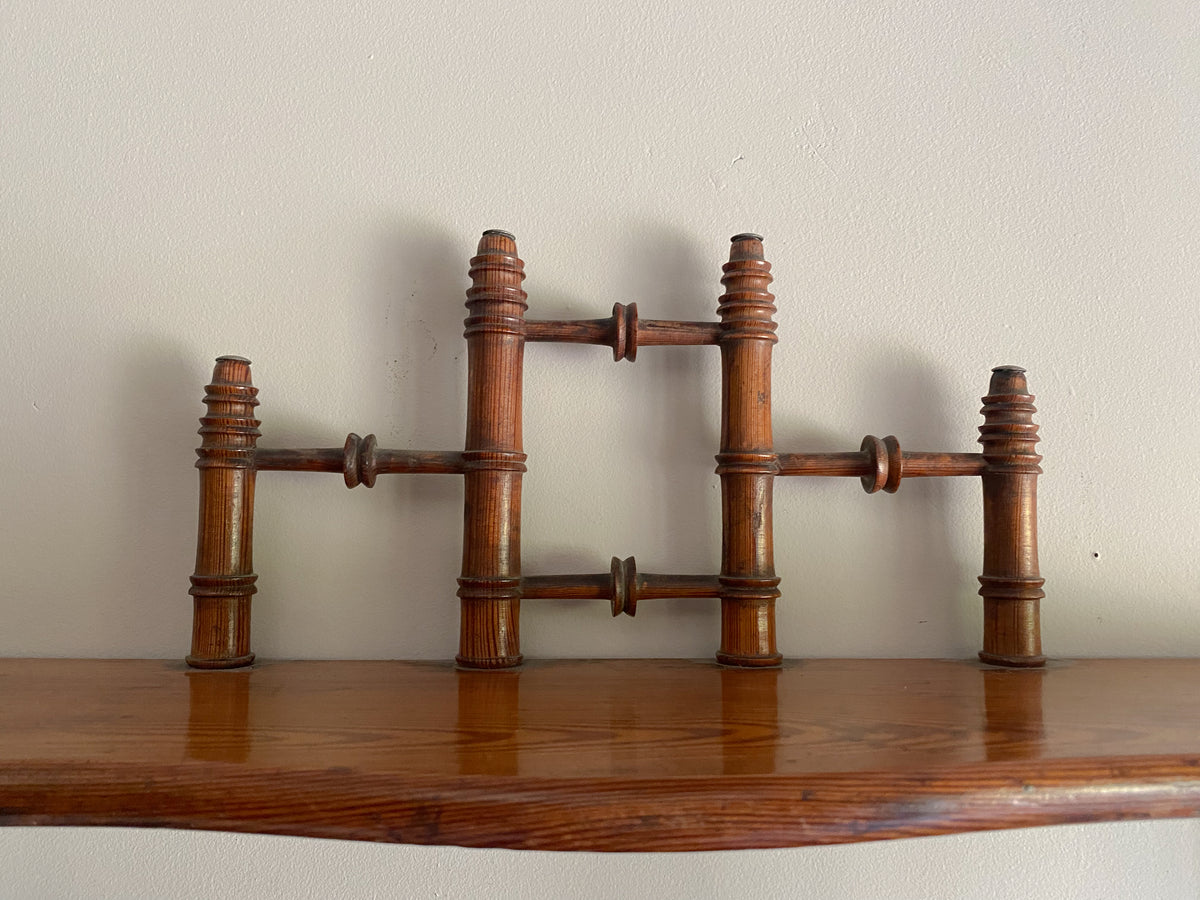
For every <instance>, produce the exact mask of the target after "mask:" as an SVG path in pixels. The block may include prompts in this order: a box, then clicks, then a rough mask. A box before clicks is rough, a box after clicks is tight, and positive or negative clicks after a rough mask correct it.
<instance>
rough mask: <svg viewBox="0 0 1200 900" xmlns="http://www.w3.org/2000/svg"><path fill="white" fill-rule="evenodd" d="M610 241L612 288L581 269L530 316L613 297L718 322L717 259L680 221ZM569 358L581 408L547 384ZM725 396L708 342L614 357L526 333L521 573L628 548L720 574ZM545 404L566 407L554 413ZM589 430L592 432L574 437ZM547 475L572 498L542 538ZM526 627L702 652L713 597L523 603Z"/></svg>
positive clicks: (658, 565)
mask: <svg viewBox="0 0 1200 900" xmlns="http://www.w3.org/2000/svg"><path fill="white" fill-rule="evenodd" d="M518 245H520V236H519V235H518ZM610 252H613V253H614V254H615V260H616V261H617V262H619V265H617V266H615V267H614V268H615V270H616V271H618V272H619V273H620V275H619V278H618V279H617V282H616V283H617V284H618V291H619V293H617V294H616V295H612V294H607V293H605V294H599V295H598V294H597V292H596V291H595V290H594V288H593V287H592V286H591V285H590V284H588V283H587V282H585V281H578V280H576V281H569V282H568V283H567V284H566V285H565V290H561V291H556V292H552V293H551V296H550V297H549V298H546V297H545V296H544V295H543V294H541V293H539V292H537V291H536V289H534V290H531V296H530V310H529V317H530V318H532V319H545V318H567V319H593V318H604V317H607V316H608V315H609V314H610V313H611V309H612V304H613V302H614V301H619V302H621V303H625V304H629V303H636V304H637V306H638V314H639V316H640V317H641V318H642V319H678V320H690V321H715V319H716V315H715V310H716V306H717V298H718V296H719V295H720V293H721V290H722V289H721V284H720V276H721V265H722V263H724V262H725V258H724V257H712V258H709V255H708V254H707V253H706V252H703V250H702V247H701V245H700V244H698V243H697V242H696V241H695V240H693V239H691V238H690V237H689V236H688V235H687V234H686V233H684V232H680V231H676V230H672V229H666V228H662V227H660V226H658V225H656V224H653V223H640V224H635V225H634V226H632V227H631V228H630V229H629V230H628V231H627V232H626V233H625V239H624V240H623V241H622V242H621V244H620V246H619V248H617V249H616V250H615V251H610ZM522 254H523V256H524V257H525V258H526V263H527V271H530V272H531V273H532V272H534V271H536V267H537V256H538V254H537V253H536V252H533V251H527V250H525V249H522ZM564 298H565V299H564ZM565 370H569V371H571V372H572V373H577V374H578V375H579V377H580V378H581V379H582V380H584V381H585V382H586V383H587V384H588V385H589V389H590V391H591V396H590V397H589V399H588V402H587V405H586V406H580V405H573V406H570V407H568V406H567V404H564V403H563V402H562V400H561V398H560V397H556V396H555V394H554V392H553V384H552V383H550V380H549V378H550V376H549V375H548V374H547V373H553V372H555V371H565ZM720 397H721V382H720V354H719V351H718V350H717V349H716V348H715V347H644V348H641V349H639V351H638V354H637V359H636V361H634V362H632V363H631V362H629V361H621V362H616V363H614V362H613V359H612V351H611V349H609V348H607V347H592V346H567V345H561V344H537V345H533V346H532V347H531V348H530V349H529V350H528V351H527V354H526V399H527V403H526V407H527V413H526V423H527V429H529V428H530V426H531V423H533V422H539V421H540V422H541V423H543V424H544V425H545V427H546V431H545V432H543V433H538V434H537V435H534V434H533V433H532V432H528V433H527V435H526V438H527V440H526V447H527V449H529V448H531V447H534V446H536V447H539V448H540V449H539V452H538V454H537V455H531V458H530V461H529V467H530V474H529V476H527V479H526V485H527V492H526V496H527V502H526V507H525V518H526V521H527V522H528V529H527V535H528V536H529V537H530V540H529V541H527V550H526V554H525V564H524V569H525V572H526V573H528V574H550V573H554V574H563V573H569V572H593V573H596V572H606V571H607V570H608V564H609V558H610V557H611V556H617V557H621V558H624V557H627V556H634V557H635V558H636V559H637V565H638V568H639V571H643V572H658V573H675V574H715V573H716V572H717V571H718V570H719V568H720V550H721V533H720V521H721V508H720V487H719V481H718V479H717V476H716V475H715V472H714V470H715V465H716V464H715V459H714V457H715V455H716V453H717V450H718V449H719V432H718V427H717V426H718V423H719V421H720ZM550 404H557V406H556V407H550V406H549V405H550ZM551 408H555V409H558V410H560V411H561V418H552V417H551V415H550V413H549V412H548V409H551ZM585 434H586V435H590V436H591V438H589V437H583V439H582V440H581V436H582V435H585ZM592 438H594V439H595V441H597V442H599V446H598V447H592V446H590V440H591V439H592ZM572 460H577V461H578V462H577V463H576V462H572ZM580 467H582V474H580V471H579V468H580ZM542 479H548V480H552V481H553V482H554V484H555V485H558V484H561V483H562V482H564V481H566V480H568V479H569V480H570V483H569V484H563V485H562V487H561V488H558V490H569V491H570V492H571V494H572V495H573V496H574V498H575V502H576V504H577V507H576V511H575V512H571V513H568V514H567V516H565V517H564V518H565V521H564V522H563V525H564V528H563V529H562V530H560V531H559V532H558V533H556V535H555V536H554V538H553V539H552V540H551V541H545V540H543V536H544V535H545V534H546V525H545V523H546V516H547V515H549V513H547V511H546V510H545V509H541V512H540V515H539V505H538V504H544V503H547V502H551V501H552V499H553V495H552V492H551V491H550V489H549V487H548V481H543V480H542ZM584 511H586V512H584ZM598 534H599V535H601V537H599V538H597V535H598ZM598 541H605V542H608V543H606V544H605V545H601V544H599V543H598ZM532 547H536V548H537V549H535V550H532V552H530V550H531V548H532ZM581 607H582V609H581ZM581 615H586V616H587V618H586V619H581V618H580V616H581ZM602 620H603V621H602ZM581 623H585V624H583V625H581ZM522 628H523V635H524V637H523V642H524V646H525V648H526V652H527V654H528V655H539V656H544V655H565V656H588V655H594V654H596V653H598V652H602V649H603V650H604V651H605V652H603V655H606V656H610V655H619V656H633V657H643V656H689V657H695V656H699V657H708V656H711V655H712V653H713V652H715V650H716V647H717V646H718V643H719V635H720V616H719V605H718V603H717V601H715V600H712V599H695V600H653V601H651V602H648V603H646V604H645V605H644V606H642V607H641V608H640V609H639V611H638V616H637V618H636V620H635V619H630V618H628V617H625V616H621V617H618V618H617V619H615V620H614V619H611V618H610V615H609V611H608V608H607V605H606V604H601V603H584V602H579V603H558V602H555V603H544V604H543V603H532V604H527V605H526V606H525V607H524V608H523V609H522ZM596 630H598V631H599V633H600V635H601V636H600V637H597V635H596V633H595V631H596ZM610 632H611V634H610Z"/></svg>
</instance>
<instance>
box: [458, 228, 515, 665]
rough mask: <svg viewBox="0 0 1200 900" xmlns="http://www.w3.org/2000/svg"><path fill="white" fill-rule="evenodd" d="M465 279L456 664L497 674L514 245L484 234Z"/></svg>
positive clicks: (504, 594) (507, 654)
mask: <svg viewBox="0 0 1200 900" xmlns="http://www.w3.org/2000/svg"><path fill="white" fill-rule="evenodd" d="M470 274H471V288H470V289H469V290H468V291H467V309H468V310H469V311H470V315H468V316H467V319H466V321H465V323H464V324H465V325H466V332H465V336H466V339H467V437H466V446H465V449H464V450H463V456H462V458H463V470H464V476H465V478H464V480H465V492H466V506H465V511H464V521H463V557H462V577H460V578H459V579H458V596H459V598H460V599H461V601H462V602H461V607H462V616H461V630H460V633H459V645H458V646H459V650H458V657H457V660H458V664H459V665H461V666H466V667H468V668H475V669H497V668H505V667H508V666H516V665H520V663H521V641H520V613H521V473H522V472H524V471H525V454H524V452H522V449H521V367H522V356H523V353H524V348H525V310H526V309H528V304H527V303H526V302H525V300H526V294H525V292H524V291H523V290H521V282H522V281H524V280H525V264H524V263H523V262H522V261H521V260H520V259H519V258H518V257H517V242H516V239H515V238H514V237H513V236H512V235H511V234H508V233H507V232H504V231H485V232H484V233H483V237H481V238H480V239H479V251H478V254H477V255H476V256H475V257H474V258H473V259H472V260H471V270H470Z"/></svg>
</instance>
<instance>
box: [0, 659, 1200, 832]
mask: <svg viewBox="0 0 1200 900" xmlns="http://www.w3.org/2000/svg"><path fill="white" fill-rule="evenodd" d="M0 723H2V731H0V823H4V824H10V825H140V826H167V827H176V828H208V829H222V830H230V831H249V832H267V833H278V834H297V835H312V836H320V837H332V838H349V839H357V840H372V841H396V842H405V843H414V844H459V845H465V846H473V847H512V848H530V849H549V850H699V849H725V848H744V847H785V846H798V845H804V844H823V843H836V842H845V841H861V840H874V839H881V838H895V837H906V836H912V835H927V834H944V833H950V832H959V831H972V830H980V829H991V828H1010V827H1019V826H1028V825H1043V824H1052V823H1062V822H1085V821H1099V820H1113V819H1124V818H1149V817H1173V816H1196V815H1200V660H1192V659H1188V660H1178V659H1161V660H1158V659H1107V660H1078V661H1061V662H1051V663H1050V664H1049V665H1048V666H1047V668H1045V669H1044V670H1037V669H1029V670H1008V669H998V668H992V667H988V666H984V665H982V664H979V663H974V662H964V661H954V660H807V661H801V662H789V663H785V665H784V667H783V668H782V669H779V670H774V671H771V670H758V671H746V670H736V669H725V668H720V667H718V666H716V665H715V664H713V663H710V662H692V661H685V660H557V661H536V662H529V663H526V665H525V666H524V667H523V668H522V669H520V670H516V671H501V672H467V671H459V670H456V669H455V668H454V667H453V665H451V664H449V663H433V662H393V661H359V662H347V661H306V662H266V663H262V664H259V665H256V666H254V667H253V668H252V669H244V670H236V671H228V672H201V671H192V670H188V669H186V668H185V666H184V665H183V664H182V663H175V662H164V661H160V660H56V659H8V660H0Z"/></svg>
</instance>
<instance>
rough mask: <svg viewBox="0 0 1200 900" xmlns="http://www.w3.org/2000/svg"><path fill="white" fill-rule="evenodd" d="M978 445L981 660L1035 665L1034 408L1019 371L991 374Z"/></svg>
mask: <svg viewBox="0 0 1200 900" xmlns="http://www.w3.org/2000/svg"><path fill="white" fill-rule="evenodd" d="M981 412H982V413H983V419H984V422H983V424H982V425H980V426H979V443H981V444H983V456H984V458H985V459H986V460H987V469H986V471H985V472H984V473H983V574H982V575H980V576H979V582H980V588H979V594H980V596H982V597H983V649H982V650H981V651H980V652H979V658H980V659H982V660H983V661H984V662H990V663H994V664H996V665H1004V666H1040V665H1042V664H1043V663H1044V662H1045V661H1046V657H1045V656H1043V655H1042V630H1041V601H1042V598H1043V597H1045V596H1046V592H1045V591H1043V590H1042V585H1043V584H1045V583H1046V580H1045V579H1044V578H1042V576H1041V572H1040V570H1039V569H1038V543H1037V478H1038V475H1039V474H1041V471H1042V469H1041V466H1039V465H1038V463H1040V462H1041V461H1042V457H1041V456H1039V455H1038V453H1037V449H1036V448H1037V444H1038V440H1039V438H1038V435H1037V432H1038V426H1037V425H1035V424H1034V423H1033V414H1034V413H1035V412H1037V408H1036V407H1035V406H1034V405H1033V395H1032V394H1030V393H1029V387H1028V384H1027V382H1026V378H1025V370H1024V369H1022V368H1020V367H1018V366H1000V367H998V368H995V369H993V370H992V377H991V381H990V383H989V386H988V394H987V396H986V397H984V398H983V409H982V410H981Z"/></svg>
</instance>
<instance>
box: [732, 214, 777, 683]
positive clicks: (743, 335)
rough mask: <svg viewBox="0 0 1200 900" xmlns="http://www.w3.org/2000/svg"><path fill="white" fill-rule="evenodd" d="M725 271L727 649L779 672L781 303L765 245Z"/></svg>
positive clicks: (741, 249) (743, 245) (743, 241)
mask: <svg viewBox="0 0 1200 900" xmlns="http://www.w3.org/2000/svg"><path fill="white" fill-rule="evenodd" d="M732 240H733V246H732V247H731V248H730V250H729V262H727V263H726V264H725V265H724V266H723V271H724V273H725V274H724V276H723V277H722V278H721V284H723V285H724V286H725V293H724V294H722V295H721V300H720V306H719V307H718V309H717V314H718V315H719V316H720V317H721V335H720V345H721V452H720V453H719V454H718V455H717V474H718V475H720V476H721V538H722V539H721V575H720V583H721V649H720V651H719V652H718V653H717V661H718V662H720V663H723V664H725V665H728V666H774V665H778V664H779V662H780V660H781V657H780V654H779V652H778V651H777V650H776V649H775V599H776V598H777V597H778V596H779V579H778V578H777V577H775V555H774V549H773V547H772V532H771V491H772V487H773V484H774V477H775V471H776V468H777V459H776V455H775V450H774V448H773V446H772V438H771V347H772V345H773V344H775V343H776V341H778V338H777V337H776V336H775V322H774V321H772V319H771V316H772V315H773V314H774V312H775V303H774V300H775V297H774V295H772V294H771V292H770V291H769V290H767V288H768V286H769V285H770V283H771V274H770V272H771V264H770V263H769V262H767V261H766V260H765V259H764V258H763V246H762V238H761V237H759V236H758V235H756V234H739V235H736V236H734V238H733V239H732Z"/></svg>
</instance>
